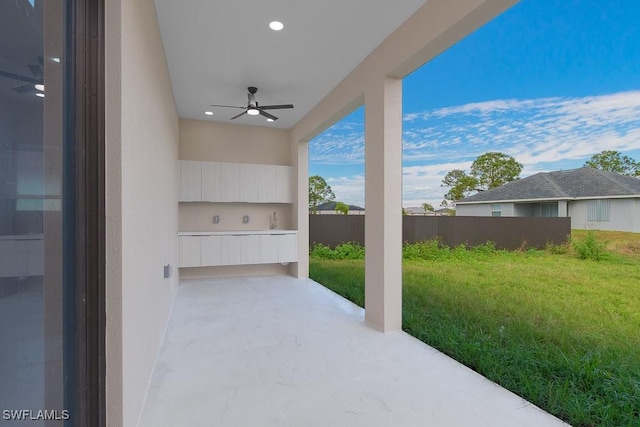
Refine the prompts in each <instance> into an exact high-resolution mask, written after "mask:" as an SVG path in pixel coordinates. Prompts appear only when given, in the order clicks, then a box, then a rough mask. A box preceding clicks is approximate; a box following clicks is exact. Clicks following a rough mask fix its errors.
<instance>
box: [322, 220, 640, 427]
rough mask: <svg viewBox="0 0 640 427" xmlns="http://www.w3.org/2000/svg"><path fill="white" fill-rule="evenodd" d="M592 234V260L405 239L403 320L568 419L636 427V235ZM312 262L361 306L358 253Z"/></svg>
mask: <svg viewBox="0 0 640 427" xmlns="http://www.w3.org/2000/svg"><path fill="white" fill-rule="evenodd" d="M593 236H595V239H596V240H597V242H599V243H602V242H603V241H605V240H606V241H607V242H606V248H607V251H608V252H607V256H606V257H605V258H603V259H601V260H600V261H594V260H590V259H586V260H582V259H580V258H579V256H578V254H576V253H575V252H574V250H573V249H572V247H571V246H568V247H567V248H566V250H565V251H562V250H558V251H556V250H553V248H549V249H548V250H545V251H535V250H529V251H520V252H507V251H496V250H495V248H493V247H492V246H491V245H484V246H482V247H480V248H475V249H466V248H453V249H451V248H443V247H441V246H440V245H439V244H438V243H437V242H427V243H422V244H416V245H409V246H405V248H404V258H405V260H404V265H403V267H404V268H403V329H404V330H405V331H407V332H408V333H410V334H412V335H413V336H415V337H417V338H418V339H420V340H422V341H424V342H426V343H427V344H429V345H432V346H433V347H435V348H438V349H439V350H441V351H443V352H444V353H446V354H448V355H450V356H452V357H453V358H455V359H456V360H458V361H460V362H461V363H464V364H465V365H467V366H469V367H471V368H472V369H474V370H476V371H478V372H480V373H481V374H483V375H484V376H486V377H488V378H489V379H491V380H493V381H495V382H497V383H499V384H501V385H502V386H504V387H505V388H507V389H509V390H511V391H513V392H515V393H517V394H519V395H521V396H522V397H524V398H525V399H527V400H530V401H532V402H533V403H534V404H536V405H538V406H540V407H541V408H543V409H545V410H546V411H548V412H550V413H552V414H554V415H556V416H558V417H559V418H561V419H563V420H565V421H567V422H568V423H570V424H572V425H573V426H575V427H591V426H615V427H621V426H640V351H639V350H638V349H640V253H638V252H636V251H634V250H633V249H629V248H633V247H634V245H635V244H636V243H637V242H640V234H632V233H622V234H621V233H595V234H594V235H593ZM586 238H587V233H582V232H576V233H573V236H572V241H573V242H574V244H575V243H576V242H581V241H584V240H585V239H586ZM342 251H343V252H345V253H350V254H351V253H354V252H355V251H354V250H353V248H351V249H346V250H345V249H344V248H343V249H342ZM310 269H311V277H312V278H313V279H314V280H316V281H318V282H319V283H322V284H324V285H325V286H327V287H329V288H330V289H332V290H334V291H335V292H337V293H339V294H341V295H343V296H345V297H346V298H348V299H350V300H351V301H353V302H354V303H356V304H358V305H360V306H363V303H364V261H363V260H362V259H325V258H323V257H322V254H320V253H315V251H312V256H311V262H310Z"/></svg>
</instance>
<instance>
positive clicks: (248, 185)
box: [240, 164, 258, 203]
mask: <svg viewBox="0 0 640 427" xmlns="http://www.w3.org/2000/svg"><path fill="white" fill-rule="evenodd" d="M240 201H241V202H253V203H255V202H257V201H258V167H257V165H248V164H244V165H240Z"/></svg>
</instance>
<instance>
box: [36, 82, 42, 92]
mask: <svg viewBox="0 0 640 427" xmlns="http://www.w3.org/2000/svg"><path fill="white" fill-rule="evenodd" d="M35 87H36V89H38V90H39V91H40V92H44V85H43V84H37V85H35Z"/></svg>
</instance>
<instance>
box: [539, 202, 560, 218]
mask: <svg viewBox="0 0 640 427" xmlns="http://www.w3.org/2000/svg"><path fill="white" fill-rule="evenodd" d="M540 216H542V217H557V216H558V203H540Z"/></svg>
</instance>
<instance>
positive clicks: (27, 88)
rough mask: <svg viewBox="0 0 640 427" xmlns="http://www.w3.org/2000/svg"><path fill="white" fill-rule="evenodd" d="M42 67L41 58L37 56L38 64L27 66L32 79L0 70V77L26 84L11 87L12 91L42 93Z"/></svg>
mask: <svg viewBox="0 0 640 427" xmlns="http://www.w3.org/2000/svg"><path fill="white" fill-rule="evenodd" d="M43 65H44V61H43V59H42V57H41V56H39V57H38V64H29V65H27V67H28V68H29V71H31V74H32V75H33V77H29V76H23V75H20V74H15V73H10V72H8V71H3V70H0V77H6V78H8V79H12V80H18V81H21V82H25V83H26V84H21V85H18V86H14V87H13V90H14V91H16V92H18V93H27V92H35V91H36V90H38V91H40V92H43V91H44V86H43V84H44V72H43V70H42V66H43Z"/></svg>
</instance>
